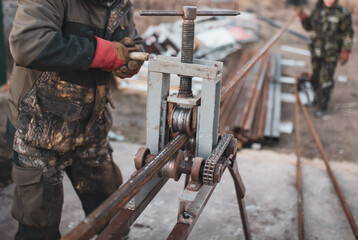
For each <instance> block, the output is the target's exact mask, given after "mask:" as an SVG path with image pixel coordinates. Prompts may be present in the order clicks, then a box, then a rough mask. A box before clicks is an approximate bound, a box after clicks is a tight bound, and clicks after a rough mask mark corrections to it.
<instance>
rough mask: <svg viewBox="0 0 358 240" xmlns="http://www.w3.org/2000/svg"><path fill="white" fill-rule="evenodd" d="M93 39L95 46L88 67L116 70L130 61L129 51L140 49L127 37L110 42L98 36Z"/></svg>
mask: <svg viewBox="0 0 358 240" xmlns="http://www.w3.org/2000/svg"><path fill="white" fill-rule="evenodd" d="M95 39H96V41H97V47H96V52H95V55H94V58H93V59H92V62H91V64H90V66H89V67H90V68H100V69H101V70H104V71H113V70H117V69H119V68H120V67H122V66H124V65H127V64H128V63H129V62H130V61H131V59H130V58H129V53H131V52H138V51H140V50H141V49H140V47H139V46H137V45H136V44H135V42H134V41H133V40H132V39H130V38H128V37H125V38H123V39H122V40H121V41H120V42H110V41H107V40H104V39H102V38H99V37H95Z"/></svg>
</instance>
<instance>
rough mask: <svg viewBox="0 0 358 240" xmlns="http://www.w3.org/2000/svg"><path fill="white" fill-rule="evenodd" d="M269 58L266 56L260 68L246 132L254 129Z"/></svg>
mask: <svg viewBox="0 0 358 240" xmlns="http://www.w3.org/2000/svg"><path fill="white" fill-rule="evenodd" d="M267 59H268V58H267V56H266V55H265V56H264V57H263V59H262V64H261V67H260V71H259V74H258V76H257V77H258V78H257V81H256V84H255V85H254V88H253V94H252V96H251V97H252V99H251V104H250V108H249V112H248V114H247V118H246V121H245V124H244V127H243V129H244V130H245V131H249V130H250V129H251V127H252V123H253V121H254V115H255V110H256V106H257V103H258V100H259V97H260V96H259V95H260V92H261V89H262V87H263V84H264V80H265V77H266V70H267V64H268V61H267Z"/></svg>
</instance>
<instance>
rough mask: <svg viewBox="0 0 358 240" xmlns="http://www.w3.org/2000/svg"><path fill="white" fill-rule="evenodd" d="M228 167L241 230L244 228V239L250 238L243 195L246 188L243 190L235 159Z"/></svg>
mask: <svg viewBox="0 0 358 240" xmlns="http://www.w3.org/2000/svg"><path fill="white" fill-rule="evenodd" d="M228 168H229V171H230V174H231V177H232V179H233V180H234V184H235V190H236V197H237V202H238V204H239V209H240V216H241V222H242V226H243V230H244V234H245V239H246V240H251V231H250V225H249V220H248V217H247V212H246V207H245V201H244V196H245V191H246V190H245V186H244V183H243V181H242V179H241V176H240V173H239V169H238V167H237V161H236V159H233V164H232V167H231V166H229V167H228Z"/></svg>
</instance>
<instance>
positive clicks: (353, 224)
mask: <svg viewBox="0 0 358 240" xmlns="http://www.w3.org/2000/svg"><path fill="white" fill-rule="evenodd" d="M299 103H300V106H301V109H302V112H303V114H304V116H305V119H306V122H307V124H308V127H309V129H310V131H311V134H312V136H313V138H314V140H315V142H316V145H317V148H318V150H319V152H320V154H321V156H322V159H323V161H324V163H325V165H326V169H327V172H328V175H329V177H330V179H331V181H332V184H333V186H334V189H335V191H336V193H337V196H338V198H339V200H340V202H341V205H342V207H343V210H344V213H345V214H346V217H347V219H348V222H349V224H350V226H351V229H352V231H353V234H354V235H355V237H356V238H358V227H357V223H356V221H355V220H354V217H353V214H352V211H351V210H350V208H349V205H348V203H347V201H346V199H345V197H344V194H343V192H342V190H341V188H340V186H339V183H338V181H337V179H336V177H335V175H334V173H333V171H332V169H331V165H330V164H329V161H328V157H327V155H326V153H325V151H324V150H323V147H322V143H321V141H320V139H319V138H318V135H317V133H316V130H315V129H314V127H313V124H312V122H311V119H310V117H309V115H308V112H307V109H306V107H305V106H304V105H303V104H302V103H301V102H299Z"/></svg>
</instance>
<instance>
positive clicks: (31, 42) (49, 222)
mask: <svg viewBox="0 0 358 240" xmlns="http://www.w3.org/2000/svg"><path fill="white" fill-rule="evenodd" d="M98 2H102V1H94V0H93V1H87V0H76V1H73V0H46V1H43V0H19V1H18V10H17V14H16V18H15V20H14V27H13V29H12V32H11V34H10V47H11V52H12V54H13V56H14V60H15V62H16V63H17V64H16V65H15V66H14V69H13V73H12V78H11V81H10V100H9V106H10V114H9V121H8V127H7V139H8V141H9V144H11V145H12V146H13V149H14V151H15V157H14V163H15V164H14V167H13V172H12V175H13V179H14V182H15V183H16V188H15V193H14V203H13V208H12V214H13V216H14V218H15V219H16V220H18V221H19V229H18V232H17V235H16V237H15V239H27V240H28V239H58V238H59V231H58V225H59V222H60V218H61V210H62V203H63V190H62V180H63V174H64V172H65V171H66V173H67V174H68V175H69V177H70V180H71V182H72V184H73V186H74V188H75V190H76V193H77V194H78V196H79V198H80V200H81V201H82V206H83V208H84V210H85V213H86V214H89V213H90V212H91V211H92V210H94V209H95V208H96V207H97V206H98V205H99V204H101V203H102V202H103V201H104V200H105V199H106V198H107V197H108V196H109V195H110V194H112V193H113V192H114V191H115V190H116V189H117V188H118V187H119V186H120V184H121V183H122V176H121V173H120V171H119V169H118V167H117V166H116V165H115V163H114V162H113V159H112V149H111V147H110V145H109V142H108V138H107V134H108V131H109V129H110V128H111V126H112V118H111V114H110V110H109V108H108V106H107V105H108V103H109V102H110V96H109V95H110V91H109V80H110V79H111V77H112V74H111V72H106V71H102V70H100V69H89V66H90V64H91V61H92V59H93V57H94V55H95V51H96V42H95V41H94V40H93V39H94V38H93V36H97V37H100V38H103V39H105V40H109V41H120V40H122V39H123V38H124V37H130V38H132V39H134V40H135V42H136V43H137V44H141V42H142V39H141V38H140V36H139V35H138V33H137V30H136V29H135V25H134V22H133V9H132V4H131V2H130V1H129V0H114V1H111V3H112V4H110V6H108V7H107V5H105V6H103V5H101V4H98ZM49 231H50V232H49ZM51 234H52V235H51ZM30 235H31V236H30ZM40 236H41V237H40Z"/></svg>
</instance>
